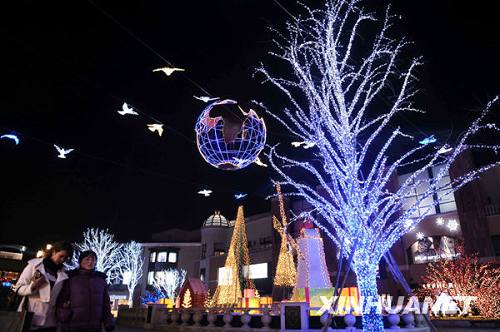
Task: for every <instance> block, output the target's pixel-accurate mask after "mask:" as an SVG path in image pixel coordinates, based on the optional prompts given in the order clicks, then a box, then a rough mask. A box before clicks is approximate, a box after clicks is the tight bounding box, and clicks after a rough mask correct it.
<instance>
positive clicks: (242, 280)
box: [214, 206, 255, 306]
mask: <svg viewBox="0 0 500 332" xmlns="http://www.w3.org/2000/svg"><path fill="white" fill-rule="evenodd" d="M249 267H250V255H249V254H248V241H247V232H246V227H245V216H244V214H243V206H240V207H238V213H237V216H236V222H235V224H234V229H233V236H232V237H231V244H230V245H229V251H228V253H227V258H226V264H225V266H224V272H225V273H224V276H222V278H221V279H222V280H219V281H218V282H219V283H218V285H217V289H216V291H215V294H214V299H215V303H216V304H217V305H228V306H230V305H237V304H238V302H239V299H240V298H242V291H243V290H245V289H254V288H255V285H254V284H253V281H252V280H251V279H250V278H249V275H248V271H249Z"/></svg>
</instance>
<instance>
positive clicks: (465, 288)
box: [416, 244, 500, 318]
mask: <svg viewBox="0 0 500 332" xmlns="http://www.w3.org/2000/svg"><path fill="white" fill-rule="evenodd" d="M456 250H457V252H458V253H459V255H458V257H457V258H456V259H447V260H440V261H438V262H434V263H429V264H427V269H426V273H425V275H424V276H423V277H422V280H423V281H424V282H425V284H424V287H423V288H420V289H418V290H417V292H416V294H417V295H418V296H419V297H425V296H438V295H439V294H440V293H442V292H445V293H447V294H448V295H450V296H452V297H454V298H457V297H459V296H462V297H465V296H475V297H477V299H476V301H474V302H475V306H477V308H478V309H479V312H480V314H481V315H482V316H484V317H488V318H500V307H499V306H498V305H499V304H500V292H498V287H499V284H500V267H496V266H495V265H494V264H493V263H492V262H486V263H482V262H480V260H479V257H478V255H477V254H473V255H466V254H464V250H463V244H457V246H456ZM458 302H459V303H458V304H459V306H460V307H461V310H462V312H463V313H464V314H465V313H467V312H470V311H469V310H468V308H467V306H468V303H464V302H461V301H458Z"/></svg>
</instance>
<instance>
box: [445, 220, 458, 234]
mask: <svg viewBox="0 0 500 332" xmlns="http://www.w3.org/2000/svg"><path fill="white" fill-rule="evenodd" d="M446 227H448V229H449V230H450V231H452V232H456V231H457V229H458V222H457V221H456V220H455V219H451V220H448V224H447V225H446Z"/></svg>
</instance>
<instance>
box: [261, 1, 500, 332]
mask: <svg viewBox="0 0 500 332" xmlns="http://www.w3.org/2000/svg"><path fill="white" fill-rule="evenodd" d="M304 10H305V14H304V15H303V16H300V17H295V18H294V19H293V20H292V21H290V22H288V23H287V31H286V33H279V32H277V39H276V41H275V45H276V50H275V51H274V52H273V53H271V54H272V55H274V56H276V57H277V58H278V59H279V60H281V61H284V62H285V63H286V64H287V65H288V66H289V67H291V69H292V70H291V71H289V72H288V73H287V74H285V75H283V76H280V77H277V76H274V75H271V74H270V73H269V71H268V70H267V69H266V68H264V67H263V66H262V67H260V68H259V69H258V70H257V71H258V72H260V73H262V74H263V75H264V76H265V81H267V82H270V83H272V84H273V85H274V86H275V87H277V88H278V89H279V90H281V92H283V93H284V94H285V96H286V97H287V100H288V101H289V107H287V108H285V109H284V111H283V113H284V114H282V115H276V114H273V113H271V112H269V113H270V114H271V115H272V116H273V117H274V118H276V119H277V120H278V121H279V122H281V124H282V125H284V126H285V127H286V128H287V130H288V131H289V132H290V133H291V134H292V135H294V136H295V137H296V138H297V139H298V140H300V141H299V142H294V146H296V147H299V148H300V146H301V145H304V147H305V146H307V147H308V148H310V150H309V151H311V153H314V157H313V158H310V159H308V160H305V161H302V160H297V159H293V158H291V157H289V156H285V155H282V154H280V153H279V152H278V151H277V150H276V148H277V147H276V146H274V147H271V149H270V151H269V153H268V158H269V163H270V164H271V165H272V167H273V168H274V170H275V171H276V172H277V174H278V175H279V177H280V179H279V181H278V182H279V183H280V184H281V185H282V186H283V187H284V189H285V190H286V191H287V194H288V195H289V196H293V197H297V198H299V199H303V200H305V201H306V202H307V203H308V204H309V205H310V206H311V207H312V209H311V211H309V213H310V215H309V217H310V218H311V219H312V220H313V221H314V223H315V224H316V225H317V226H318V227H320V228H321V229H322V230H323V231H324V232H325V233H326V234H327V235H328V236H329V237H330V238H331V239H332V240H333V241H334V243H335V244H336V246H337V247H339V248H343V250H342V252H343V256H344V257H345V258H348V257H350V256H351V255H352V264H351V266H352V269H353V271H354V272H355V273H356V277H357V283H358V287H359V289H360V293H361V295H362V296H363V297H365V299H367V298H368V297H371V298H372V301H371V302H373V301H376V299H377V296H378V292H377V284H376V275H377V267H378V264H379V261H380V260H381V259H382V257H383V256H384V254H386V253H387V252H388V250H389V249H390V248H391V247H392V246H393V244H394V243H395V242H396V241H397V240H398V239H399V238H400V237H401V236H403V235H404V234H405V233H406V232H408V231H409V230H411V229H412V228H413V227H415V225H417V224H418V223H419V222H420V221H421V220H422V219H423V218H424V216H425V215H426V213H422V214H419V216H416V215H418V214H417V213H416V212H417V210H418V209H419V207H420V211H422V208H421V205H422V202H423V201H424V200H425V199H427V198H430V197H431V198H432V197H434V198H437V199H436V200H435V201H439V199H440V198H442V197H444V196H446V195H450V194H452V193H453V192H454V191H456V190H457V189H459V188H461V187H462V186H464V185H465V184H467V183H469V182H471V181H473V180H474V179H476V178H477V177H478V175H479V174H480V173H481V172H484V171H486V170H488V169H489V168H491V167H493V166H495V165H497V163H494V164H489V165H487V166H484V167H481V168H478V169H474V170H471V171H469V172H468V173H466V174H464V175H462V176H460V177H456V178H453V179H451V180H449V177H448V174H449V173H448V171H449V169H450V165H451V164H452V162H453V161H454V160H455V159H456V158H457V156H458V155H459V154H460V153H462V152H463V151H464V150H466V149H468V148H471V147H474V148H482V149H493V150H495V152H496V149H497V148H498V146H487V145H474V146H472V145H469V144H468V143H467V142H469V141H470V138H471V136H473V135H474V134H476V133H477V132H478V131H480V130H483V129H488V130H492V131H495V132H497V131H498V128H497V126H495V125H494V124H490V123H486V122H485V121H486V116H487V114H488V112H489V110H490V109H491V107H492V106H493V104H494V103H495V102H496V100H497V98H495V99H494V100H492V101H491V102H490V103H489V104H487V106H486V107H485V109H484V110H483V111H482V113H481V115H480V116H479V117H478V118H477V119H476V120H475V121H474V122H473V123H472V124H471V126H470V127H469V129H467V130H466V131H465V132H464V133H463V134H462V135H461V137H460V138H459V139H458V141H457V142H456V145H455V146H454V148H453V149H452V150H450V148H449V146H447V145H443V144H441V145H440V144H439V143H438V142H436V140H435V139H434V138H433V137H431V139H427V140H425V139H424V140H419V139H416V138H414V137H412V136H410V135H407V134H405V133H404V132H403V130H402V129H401V128H399V127H393V123H394V122H395V121H394V120H395V116H396V115H397V114H400V113H405V112H421V111H420V110H419V109H418V108H417V107H416V106H415V105H414V102H413V101H412V99H413V98H414V96H415V94H416V92H417V90H416V89H415V83H416V77H415V71H416V69H417V68H418V67H419V66H421V64H422V61H421V59H420V58H419V57H415V58H410V59H408V58H407V57H406V56H403V52H406V50H407V49H408V45H409V44H410V43H409V42H408V41H407V40H405V39H404V38H403V39H398V38H394V37H391V36H390V30H391V27H392V25H393V22H394V21H395V20H396V19H397V18H398V17H397V16H393V15H392V14H391V13H390V11H389V9H388V10H386V11H385V15H383V18H382V19H381V20H378V19H377V18H376V15H375V13H372V12H369V11H367V10H365V9H364V8H363V7H362V4H361V1H359V0H329V1H328V2H327V3H326V6H325V8H323V9H320V10H312V9H309V8H307V7H305V6H304ZM374 31H375V32H374ZM370 35H371V36H372V37H370ZM289 67H288V68H289ZM381 101H383V102H381ZM404 140H406V142H404ZM401 143H404V144H405V145H402V144H401ZM409 145H411V146H412V147H410V148H407V149H405V150H404V151H403V152H401V149H402V148H403V147H404V146H409ZM396 150H397V151H396ZM403 166H405V167H409V168H411V169H412V172H411V174H410V175H409V176H408V177H407V178H406V179H405V180H404V181H403V182H402V183H401V184H400V186H399V187H398V188H395V189H394V190H392V191H389V190H388V188H389V186H388V185H389V183H390V181H391V179H392V178H393V176H394V175H395V174H397V171H398V169H400V168H401V167H403ZM429 168H434V169H438V171H437V172H435V174H434V177H432V178H429V177H425V176H422V175H424V174H426V172H427V170H428V169H429ZM293 169H298V170H300V171H298V172H294V171H293ZM298 174H299V175H300V177H298V176H297V175H298ZM305 175H307V176H309V177H312V178H313V179H314V181H313V182H308V181H307V180H304V178H305ZM416 188H424V189H423V190H421V191H422V193H421V194H420V195H419V196H418V199H417V200H415V201H409V200H408V198H409V197H411V196H414V192H415V190H416ZM403 207H404V209H403ZM428 209H429V210H430V209H431V207H429V208H428ZM313 212H314V213H313ZM424 212H425V211H424ZM367 302H370V301H367ZM367 308H368V310H366V308H365V310H363V330H364V331H383V323H382V318H381V315H380V313H379V312H377V308H376V306H372V307H371V306H368V307H367Z"/></svg>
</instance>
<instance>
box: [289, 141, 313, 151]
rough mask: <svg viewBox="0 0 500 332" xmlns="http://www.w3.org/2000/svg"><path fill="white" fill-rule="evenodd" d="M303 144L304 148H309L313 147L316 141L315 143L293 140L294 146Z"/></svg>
mask: <svg viewBox="0 0 500 332" xmlns="http://www.w3.org/2000/svg"><path fill="white" fill-rule="evenodd" d="M301 145H303V148H304V149H306V150H307V149H309V148H312V147H313V146H315V145H316V143H314V142H292V146H293V147H295V148H298V147H300V146H301Z"/></svg>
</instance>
